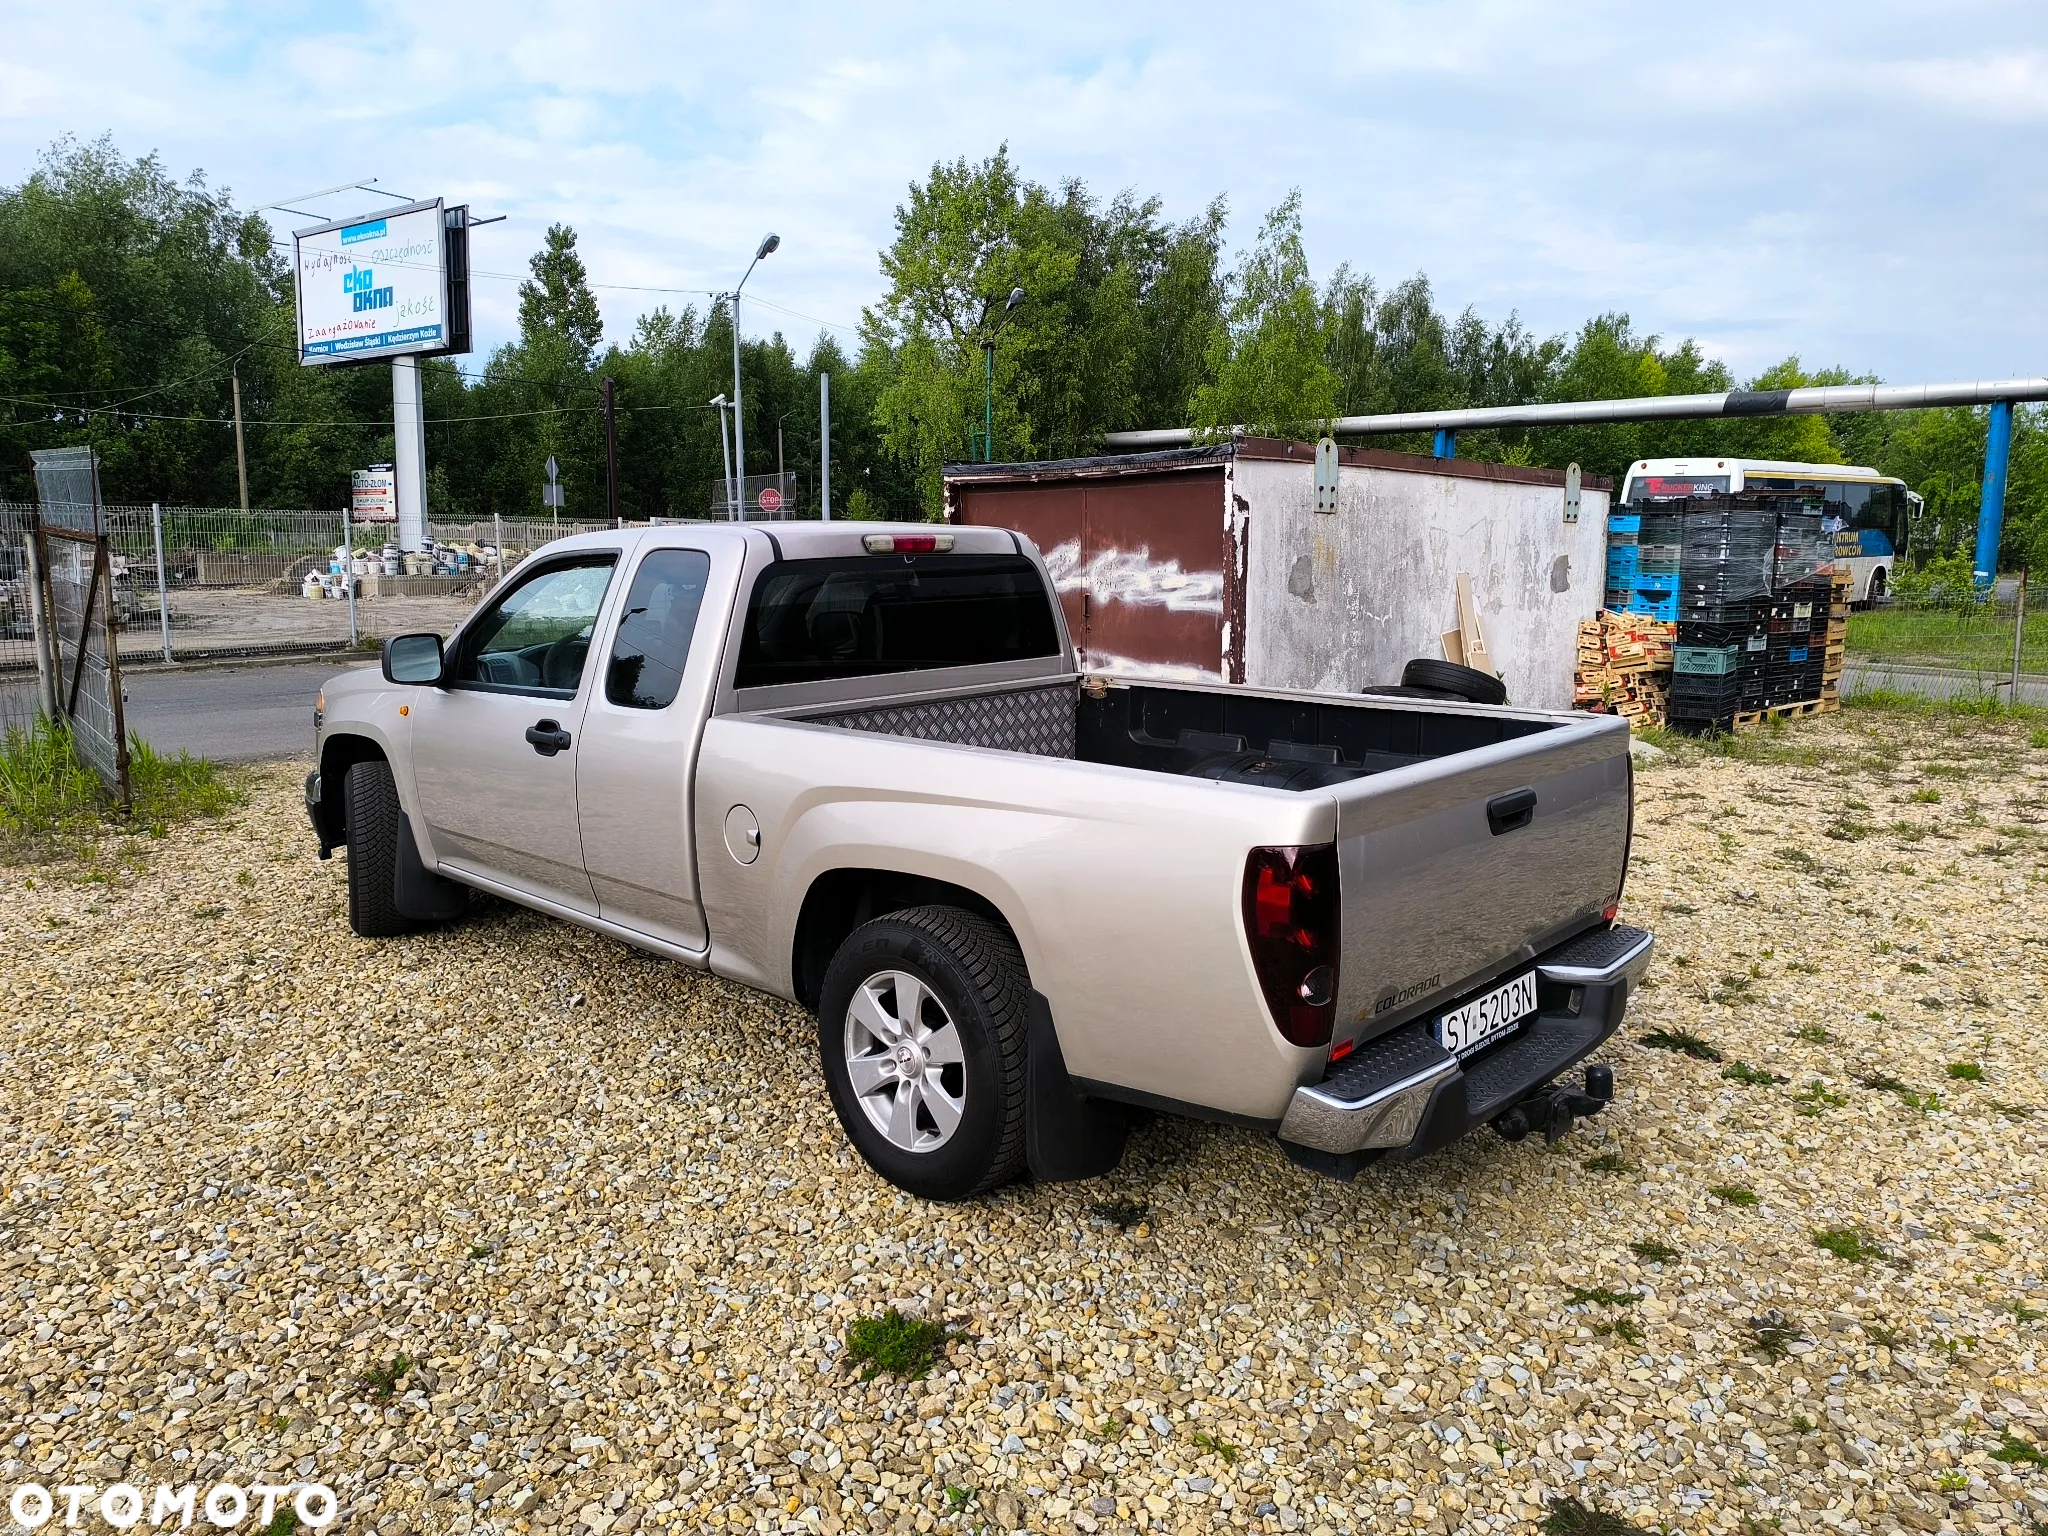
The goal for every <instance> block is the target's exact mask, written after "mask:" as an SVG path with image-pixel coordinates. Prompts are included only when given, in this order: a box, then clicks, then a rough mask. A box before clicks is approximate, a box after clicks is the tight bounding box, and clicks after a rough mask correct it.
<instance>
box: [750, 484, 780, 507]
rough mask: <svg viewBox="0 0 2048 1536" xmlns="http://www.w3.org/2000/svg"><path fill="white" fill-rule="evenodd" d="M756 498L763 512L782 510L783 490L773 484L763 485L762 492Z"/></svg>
mask: <svg viewBox="0 0 2048 1536" xmlns="http://www.w3.org/2000/svg"><path fill="white" fill-rule="evenodd" d="M754 500H756V501H758V502H759V503H760V504H761V510H762V511H763V512H780V511H781V510H782V492H780V491H778V490H777V489H775V487H774V486H772V485H764V486H762V487H761V494H760V495H758V496H756V497H755V498H754Z"/></svg>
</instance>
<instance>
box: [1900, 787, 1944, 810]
mask: <svg viewBox="0 0 2048 1536" xmlns="http://www.w3.org/2000/svg"><path fill="white" fill-rule="evenodd" d="M1906 798H1907V799H1908V800H1910V801H1912V802H1913V804H1915V805H1939V804H1941V791H1940V790H1938V789H1936V788H1935V787H1934V786H1933V785H1932V784H1923V785H1921V786H1920V788H1918V789H1916V790H1914V791H1913V792H1912V793H1911V794H1910V795H1908V796H1906Z"/></svg>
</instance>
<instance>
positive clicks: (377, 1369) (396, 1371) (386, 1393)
mask: <svg viewBox="0 0 2048 1536" xmlns="http://www.w3.org/2000/svg"><path fill="white" fill-rule="evenodd" d="M412 1367H413V1362H412V1361H411V1360H409V1359H407V1358H406V1357H405V1356H404V1355H393V1356H392V1357H391V1358H390V1359H389V1360H388V1361H386V1362H385V1363H384V1364H382V1365H375V1364H373V1365H371V1367H370V1368H369V1369H368V1370H367V1371H365V1372H363V1375H362V1383H363V1385H364V1386H365V1387H367V1388H368V1389H369V1392H370V1401H371V1402H373V1403H388V1402H390V1401H391V1399H392V1398H394V1397H396V1396H397V1395H398V1384H399V1383H400V1382H401V1381H403V1380H405V1373H406V1372H407V1371H409V1370H411V1369H412Z"/></svg>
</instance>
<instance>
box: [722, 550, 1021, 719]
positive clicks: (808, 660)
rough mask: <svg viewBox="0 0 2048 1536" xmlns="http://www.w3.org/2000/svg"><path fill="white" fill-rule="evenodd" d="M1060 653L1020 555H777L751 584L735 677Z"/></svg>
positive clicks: (773, 679)
mask: <svg viewBox="0 0 2048 1536" xmlns="http://www.w3.org/2000/svg"><path fill="white" fill-rule="evenodd" d="M1059 653H1060V637H1059V627H1058V625H1057V624H1055V623H1054V622H1053V616H1052V601H1051V599H1050V597H1049V596H1048V595H1047V593H1046V586H1045V578H1044V577H1043V576H1041V575H1040V574H1039V571H1038V567H1037V566H1036V565H1034V564H1032V563H1031V561H1030V560H1028V559H1026V558H1025V557H1024V556H1022V555H954V554H943V555H941V554H934V555H856V556H850V557H843V558H838V559H831V560H784V561H778V562H777V563H776V564H774V565H771V566H769V567H768V569H767V570H765V571H763V572H762V573H761V579H760V580H759V581H758V582H756V583H755V584H754V596H753V600H752V602H751V604H750V605H749V608H748V612H747V627H746V632H745V634H744V635H743V636H742V637H741V640H740V659H739V668H738V671H737V673H736V675H735V676H734V678H733V686H734V687H735V688H765V687H769V686H772V685H774V684H776V683H810V682H817V681H819V680H820V679H822V678H830V677H866V676H871V675H873V674H875V673H878V672H908V671H913V670H916V669H919V668H924V667H967V666H974V665H976V664H977V663H986V662H998V661H1022V660H1025V659H1027V658H1031V657H1038V656H1057V655H1059Z"/></svg>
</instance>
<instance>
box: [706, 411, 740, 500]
mask: <svg viewBox="0 0 2048 1536" xmlns="http://www.w3.org/2000/svg"><path fill="white" fill-rule="evenodd" d="M711 404H713V405H714V406H716V407H717V408H718V446H719V447H720V448H722V449H724V450H725V520H726V521H727V522H731V521H732V520H733V519H734V518H736V517H738V516H739V501H738V499H737V498H736V496H735V495H734V492H733V488H732V434H731V433H730V432H728V431H726V429H725V408H726V405H727V404H728V402H727V400H726V398H725V396H723V395H713V396H712V397H711Z"/></svg>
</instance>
